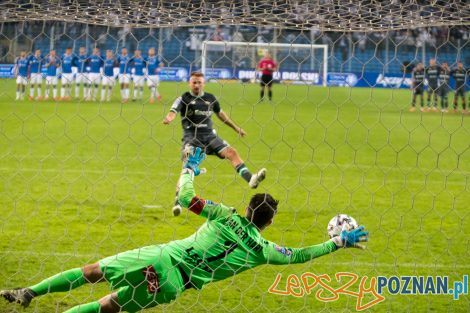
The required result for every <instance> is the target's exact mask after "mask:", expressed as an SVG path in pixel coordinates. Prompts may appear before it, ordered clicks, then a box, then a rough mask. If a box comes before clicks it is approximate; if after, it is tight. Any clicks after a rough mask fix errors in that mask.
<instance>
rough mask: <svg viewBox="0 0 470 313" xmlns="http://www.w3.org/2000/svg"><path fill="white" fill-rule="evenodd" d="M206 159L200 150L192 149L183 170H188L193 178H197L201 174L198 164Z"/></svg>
mask: <svg viewBox="0 0 470 313" xmlns="http://www.w3.org/2000/svg"><path fill="white" fill-rule="evenodd" d="M205 158H206V154H205V153H204V152H202V149H201V148H199V147H197V148H196V149H194V148H192V149H191V152H190V153H189V155H188V158H187V160H186V163H185V164H184V168H189V169H191V170H192V171H193V172H194V175H195V176H198V175H199V174H200V173H201V170H200V169H199V164H201V162H202V161H203V160H204V159H205Z"/></svg>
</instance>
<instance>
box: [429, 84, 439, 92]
mask: <svg viewBox="0 0 470 313" xmlns="http://www.w3.org/2000/svg"><path fill="white" fill-rule="evenodd" d="M438 89H439V86H438V85H431V84H430V85H428V93H433V92H437V91H438Z"/></svg>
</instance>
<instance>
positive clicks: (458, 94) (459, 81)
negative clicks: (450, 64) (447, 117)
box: [451, 62, 468, 114]
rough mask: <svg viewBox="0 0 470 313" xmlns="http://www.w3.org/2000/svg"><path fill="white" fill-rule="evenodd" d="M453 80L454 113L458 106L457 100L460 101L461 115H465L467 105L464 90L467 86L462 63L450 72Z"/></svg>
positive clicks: (465, 71)
mask: <svg viewBox="0 0 470 313" xmlns="http://www.w3.org/2000/svg"><path fill="white" fill-rule="evenodd" d="M451 75H452V77H453V78H454V80H455V95H454V112H457V110H458V106H459V98H461V99H462V113H464V114H466V113H468V111H467V103H466V99H465V88H466V84H467V77H468V71H467V70H466V69H465V68H464V67H463V63H462V62H458V63H457V67H456V68H454V69H453V70H452V72H451Z"/></svg>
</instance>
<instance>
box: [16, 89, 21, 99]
mask: <svg viewBox="0 0 470 313" xmlns="http://www.w3.org/2000/svg"><path fill="white" fill-rule="evenodd" d="M19 99H20V91H19V90H17V91H16V100H19Z"/></svg>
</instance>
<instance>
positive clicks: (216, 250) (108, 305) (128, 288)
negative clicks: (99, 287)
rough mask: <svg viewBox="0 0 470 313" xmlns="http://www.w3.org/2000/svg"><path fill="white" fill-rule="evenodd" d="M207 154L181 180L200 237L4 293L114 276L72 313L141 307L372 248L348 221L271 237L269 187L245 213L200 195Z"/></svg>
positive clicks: (192, 159)
mask: <svg viewBox="0 0 470 313" xmlns="http://www.w3.org/2000/svg"><path fill="white" fill-rule="evenodd" d="M202 159H204V155H203V154H200V150H199V151H198V149H196V151H195V153H194V154H191V155H190V156H189V157H188V161H187V162H186V164H185V165H184V169H183V170H182V172H181V175H180V179H179V186H180V189H181V193H180V202H181V204H182V205H183V207H185V208H188V209H189V210H190V211H191V212H193V213H194V214H196V215H199V216H201V217H203V218H205V219H206V220H207V221H206V222H205V223H204V224H203V225H202V226H201V227H199V229H198V230H197V232H195V233H194V234H193V235H192V236H190V237H187V238H185V239H180V240H174V241H171V242H169V243H166V244H160V245H151V246H147V247H142V248H139V249H135V250H130V251H126V252H123V253H119V254H117V255H114V256H110V257H107V258H104V259H101V260H100V261H98V262H96V263H93V264H89V265H85V266H83V267H81V268H78V267H77V268H74V269H70V270H67V271H64V272H61V273H58V274H57V275H55V276H52V277H50V278H47V279H45V280H43V281H41V282H39V283H38V284H36V285H33V286H30V287H27V288H21V289H12V290H2V291H0V296H2V297H3V298H5V299H6V300H7V301H9V302H15V303H18V304H20V305H21V306H23V307H27V306H29V304H30V303H31V300H32V299H33V298H35V297H38V296H42V295H45V294H49V293H54V292H65V291H70V290H72V289H75V288H77V287H80V286H82V285H84V284H87V283H91V284H94V283H99V282H108V283H109V284H110V285H111V288H112V289H113V290H115V291H114V292H113V293H111V294H109V295H107V296H105V297H103V298H101V299H100V300H98V301H93V302H90V303H87V304H82V305H78V306H76V307H74V308H72V309H70V310H68V311H66V313H78V312H80V313H116V312H123V311H127V312H141V311H143V310H144V309H147V308H151V307H154V306H156V305H159V304H164V303H170V302H171V301H173V300H175V299H176V298H177V297H179V296H180V295H181V294H182V293H183V292H184V291H185V290H188V289H191V288H194V289H198V290H199V289H202V288H203V287H204V286H205V285H206V284H208V283H211V282H217V281H221V280H224V279H227V278H230V277H233V276H235V275H237V274H240V273H242V272H244V271H247V270H249V269H252V268H255V267H257V266H260V265H264V264H273V265H283V264H296V263H305V262H308V261H310V260H313V259H315V258H318V257H321V256H324V255H327V254H329V253H332V252H335V251H338V250H339V249H341V248H359V249H363V248H364V247H363V246H362V245H361V244H360V243H361V242H366V241H367V240H368V238H367V237H368V231H366V230H365V229H364V226H359V227H357V228H355V229H352V230H349V229H345V228H344V229H343V230H342V231H341V232H340V233H339V235H338V236H335V237H333V238H332V239H330V240H327V241H325V242H323V243H320V244H317V245H311V246H307V247H303V248H290V247H283V246H279V245H277V244H276V243H274V242H272V241H268V240H266V239H264V238H263V237H262V235H261V232H263V231H264V230H265V229H266V228H268V227H269V226H270V225H271V224H272V223H273V220H274V217H275V215H276V213H277V206H278V201H277V200H275V199H274V198H273V197H272V196H271V195H269V194H267V193H264V194H261V193H260V194H256V195H254V196H253V197H251V199H250V202H249V203H248V205H247V206H246V208H245V215H244V216H243V215H239V214H238V213H237V211H236V210H235V209H234V208H233V207H229V206H226V205H224V204H222V203H220V204H218V203H213V202H212V201H209V200H205V199H203V198H200V197H198V196H196V192H195V190H194V186H193V180H194V175H197V173H199V171H200V170H199V163H200V162H201V161H202ZM4 283H7V282H4Z"/></svg>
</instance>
